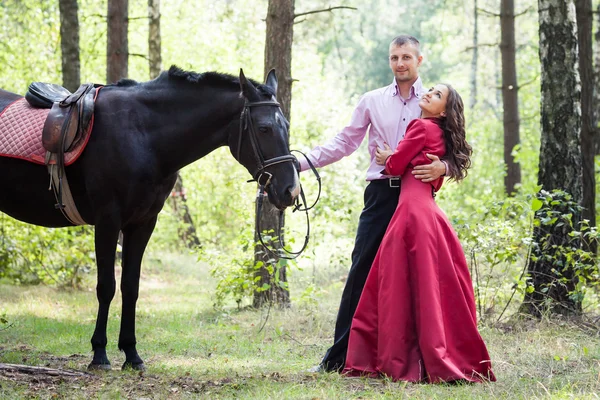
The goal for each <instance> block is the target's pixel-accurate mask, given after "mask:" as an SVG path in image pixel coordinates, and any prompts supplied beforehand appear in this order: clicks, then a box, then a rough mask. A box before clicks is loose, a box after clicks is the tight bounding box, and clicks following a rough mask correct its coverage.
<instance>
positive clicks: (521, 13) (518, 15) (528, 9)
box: [515, 7, 533, 18]
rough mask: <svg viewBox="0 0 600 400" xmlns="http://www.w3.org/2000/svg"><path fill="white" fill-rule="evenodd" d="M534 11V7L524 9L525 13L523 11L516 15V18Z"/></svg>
mask: <svg viewBox="0 0 600 400" xmlns="http://www.w3.org/2000/svg"><path fill="white" fill-rule="evenodd" d="M532 10H533V7H527V8H526V9H524V10H523V11H521V12H520V13H518V14H515V18H516V17H520V16H521V15H524V14H527V13H528V12H529V11H532Z"/></svg>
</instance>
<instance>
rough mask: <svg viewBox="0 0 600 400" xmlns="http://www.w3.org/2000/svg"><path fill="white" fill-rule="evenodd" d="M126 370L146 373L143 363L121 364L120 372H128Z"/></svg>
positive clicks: (127, 362) (126, 362)
mask: <svg viewBox="0 0 600 400" xmlns="http://www.w3.org/2000/svg"><path fill="white" fill-rule="evenodd" d="M128 369H132V370H134V371H141V372H144V371H146V366H145V365H144V363H143V362H141V363H132V362H129V361H125V362H124V363H123V366H122V367H121V370H122V371H125V370H128Z"/></svg>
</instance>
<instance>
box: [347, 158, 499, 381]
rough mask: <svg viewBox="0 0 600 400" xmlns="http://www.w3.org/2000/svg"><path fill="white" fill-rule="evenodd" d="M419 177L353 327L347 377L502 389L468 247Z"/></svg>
mask: <svg viewBox="0 0 600 400" xmlns="http://www.w3.org/2000/svg"><path fill="white" fill-rule="evenodd" d="M411 171H412V169H407V170H406V171H405V174H404V175H403V177H402V190H401V193H400V200H399V203H398V207H397V209H396V212H395V213H394V216H393V217H392V220H391V222H390V224H389V226H388V229H387V231H386V234H385V236H384V238H383V241H382V243H381V246H380V248H379V251H378V253H377V256H376V257H375V260H374V262H373V266H372V268H371V271H370V274H369V276H368V278H367V282H366V284H365V288H364V290H363V293H362V295H361V298H360V302H359V304H358V308H357V310H356V313H355V315H354V318H353V320H352V328H351V331H350V339H349V346H348V354H347V357H346V365H345V369H344V373H345V374H347V375H352V376H357V375H358V376H360V375H367V376H372V377H377V376H381V375H383V376H387V377H390V378H391V379H393V380H402V381H410V382H431V383H434V382H448V381H457V380H464V381H471V382H477V381H483V380H491V381H495V380H496V379H495V377H494V374H493V373H492V370H491V362H490V357H489V355H488V351H487V349H486V346H485V343H484V342H483V339H482V338H481V336H480V334H479V331H478V330H477V315H476V311H475V298H474V294H473V286H472V283H471V277H470V274H469V270H468V267H467V262H466V258H465V255H464V253H463V249H462V246H461V244H460V242H459V239H458V236H457V235H456V232H455V231H454V229H453V228H452V225H451V224H450V221H449V220H448V218H447V217H446V215H445V214H444V212H443V211H442V210H441V209H440V208H439V207H438V205H437V204H436V202H435V200H434V199H433V196H432V186H431V185H430V184H428V183H423V182H421V181H419V180H417V179H415V178H414V177H413V175H412V174H411Z"/></svg>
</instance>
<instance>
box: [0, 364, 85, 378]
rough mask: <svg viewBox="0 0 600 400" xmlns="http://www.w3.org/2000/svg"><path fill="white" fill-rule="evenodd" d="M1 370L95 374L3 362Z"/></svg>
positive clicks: (54, 374)
mask: <svg viewBox="0 0 600 400" xmlns="http://www.w3.org/2000/svg"><path fill="white" fill-rule="evenodd" d="M0 371H9V372H21V373H24V374H31V375H38V374H43V375H50V376H69V377H75V376H93V375H92V374H89V373H87V372H81V371H72V370H71V371H67V370H63V369H56V368H46V367H34V366H31V365H20V364H3V363H0Z"/></svg>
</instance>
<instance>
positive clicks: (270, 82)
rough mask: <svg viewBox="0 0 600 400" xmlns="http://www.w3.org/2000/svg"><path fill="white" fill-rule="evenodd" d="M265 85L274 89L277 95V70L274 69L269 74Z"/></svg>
mask: <svg viewBox="0 0 600 400" xmlns="http://www.w3.org/2000/svg"><path fill="white" fill-rule="evenodd" d="M265 85H267V86H269V87H271V88H273V91H274V92H275V93H277V75H276V74H275V70H274V69H272V70H270V71H269V73H268V74H267V79H266V80H265Z"/></svg>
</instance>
